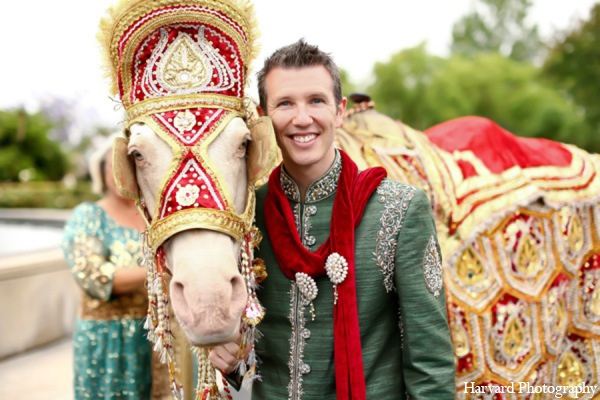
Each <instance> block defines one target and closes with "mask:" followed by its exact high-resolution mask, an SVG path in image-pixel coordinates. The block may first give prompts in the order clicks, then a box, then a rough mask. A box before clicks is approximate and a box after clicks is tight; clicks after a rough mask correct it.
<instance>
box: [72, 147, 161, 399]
mask: <svg viewBox="0 0 600 400" xmlns="http://www.w3.org/2000/svg"><path fill="white" fill-rule="evenodd" d="M113 138H114V136H113V137H111V138H109V139H107V140H106V142H105V143H103V145H102V146H101V147H100V148H99V149H98V150H97V151H96V152H95V153H94V155H93V156H92V157H91V159H90V173H91V176H92V184H93V190H94V191H95V192H96V193H98V194H101V195H102V198H101V199H100V200H99V201H97V202H96V203H93V202H85V203H82V204H80V205H79V206H77V207H76V208H75V209H74V210H73V213H72V215H71V217H70V219H69V220H68V221H67V224H66V226H65V236H64V239H63V246H62V247H63V251H64V254H65V258H66V260H67V263H68V265H69V268H70V270H71V273H72V275H73V277H74V278H75V281H76V282H77V284H78V285H79V286H80V287H81V289H82V300H81V307H80V311H79V317H78V319H77V322H76V326H75V333H74V338H73V346H74V381H75V382H74V389H75V399H76V400H79V399H91V398H94V399H109V398H110V399H131V400H134V399H135V400H139V399H150V398H151V394H152V398H154V399H156V398H161V397H162V396H163V395H168V393H169V390H168V387H167V385H168V383H167V381H168V380H167V376H165V375H168V372H166V370H165V372H164V374H162V376H164V378H165V379H164V382H162V383H161V385H160V386H158V385H156V382H155V385H154V386H155V389H154V390H152V348H151V343H150V342H149V341H148V340H147V339H146V331H145V329H144V328H143V324H144V318H145V316H146V312H147V305H148V300H147V294H146V289H145V287H144V284H145V280H146V271H145V268H143V267H141V266H140V260H141V257H142V245H141V240H140V231H142V230H143V229H144V228H145V223H144V220H143V218H142V217H141V215H140V214H139V212H138V210H137V208H136V206H135V204H134V202H133V201H132V200H130V199H127V198H124V197H122V196H121V195H120V194H119V193H118V191H117V188H116V186H115V183H114V179H113V172H112V142H113ZM161 378H162V377H161ZM161 380H162V379H161Z"/></svg>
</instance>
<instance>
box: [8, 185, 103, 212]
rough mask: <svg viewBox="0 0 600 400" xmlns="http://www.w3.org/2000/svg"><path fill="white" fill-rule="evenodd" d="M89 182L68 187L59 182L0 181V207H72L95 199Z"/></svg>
mask: <svg viewBox="0 0 600 400" xmlns="http://www.w3.org/2000/svg"><path fill="white" fill-rule="evenodd" d="M97 199H98V196H97V195H95V194H94V193H92V191H91V188H90V183H89V182H78V183H77V184H76V185H75V187H73V188H68V187H66V186H65V185H63V184H62V183H60V182H28V183H0V208H66V209H69V208H73V207H75V206H76V205H77V204H79V203H81V202H84V201H95V200H97Z"/></svg>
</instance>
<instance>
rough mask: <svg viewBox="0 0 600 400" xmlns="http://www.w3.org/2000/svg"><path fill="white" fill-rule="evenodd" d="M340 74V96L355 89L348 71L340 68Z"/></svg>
mask: <svg viewBox="0 0 600 400" xmlns="http://www.w3.org/2000/svg"><path fill="white" fill-rule="evenodd" d="M340 75H341V77H342V96H345V97H348V96H350V94H352V93H354V92H355V91H356V85H355V84H354V83H353V82H352V81H351V79H350V75H349V74H348V71H346V70H345V69H343V68H341V69H340Z"/></svg>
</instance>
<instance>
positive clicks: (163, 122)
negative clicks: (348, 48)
mask: <svg viewBox="0 0 600 400" xmlns="http://www.w3.org/2000/svg"><path fill="white" fill-rule="evenodd" d="M256 35H257V33H256V27H255V19H254V15H253V11H252V6H251V5H250V4H249V2H248V1H247V0H223V1H215V0H143V1H142V0H122V1H121V2H120V3H119V4H118V5H117V6H116V7H115V8H113V9H112V10H110V12H109V16H108V17H107V18H105V19H104V20H103V21H102V23H101V32H100V40H101V42H102V44H103V45H104V50H105V56H106V59H107V61H108V64H109V70H110V75H111V77H112V78H113V92H114V93H115V94H118V95H119V96H120V98H121V101H122V103H123V106H124V108H125V111H126V121H125V127H126V128H129V127H131V125H133V124H135V123H144V124H146V125H148V126H149V127H150V128H151V129H152V130H153V131H154V132H155V133H156V134H157V135H158V136H160V137H161V139H163V140H164V141H165V142H166V143H167V144H168V145H169V146H170V148H171V150H172V153H173V160H172V162H171V165H170V166H169V169H168V172H167V173H166V174H165V176H164V177H163V178H162V184H161V185H160V189H159V193H157V195H156V199H157V202H156V204H157V206H156V209H155V210H147V209H146V206H145V203H144V202H143V199H141V198H140V195H139V190H138V188H137V184H136V183H135V166H134V164H133V163H132V160H131V159H130V158H129V157H128V156H127V139H121V140H120V141H117V142H116V143H115V146H114V155H113V157H114V166H115V167H114V168H115V178H116V183H117V186H118V187H119V190H120V191H121V193H122V194H123V195H126V196H128V197H132V198H133V199H135V200H136V202H137V203H138V205H139V206H140V208H141V209H142V211H143V213H144V215H145V216H146V218H147V223H148V225H149V226H148V229H147V234H146V244H147V251H146V252H145V253H146V257H145V258H146V263H147V267H148V270H149V295H150V310H149V318H148V325H152V326H150V328H152V330H151V332H150V334H149V337H151V338H152V339H153V340H154V341H155V342H156V347H155V349H156V348H159V349H161V350H162V351H163V357H165V358H166V359H167V360H168V361H169V363H170V370H171V376H172V378H173V376H174V374H175V371H174V369H175V368H174V364H173V363H172V361H173V360H171V358H172V346H171V343H170V336H171V332H170V327H169V325H168V320H169V315H168V312H169V311H168V296H167V294H166V292H167V289H166V282H165V280H164V272H165V265H164V251H163V250H162V244H163V243H164V241H165V240H166V239H168V238H169V237H170V236H173V235H174V234H175V233H178V232H181V231H183V230H187V229H211V230H215V231H218V232H221V233H225V234H227V235H229V236H231V237H232V238H234V239H235V240H238V241H239V240H241V241H242V253H241V255H240V260H241V267H242V274H243V275H244V278H245V279H246V284H247V286H248V290H249V291H251V294H250V296H249V303H248V306H247V308H246V312H245V314H244V322H245V323H246V324H247V325H250V326H252V327H253V326H254V325H255V324H256V323H258V321H259V320H260V319H261V318H262V308H261V307H260V305H259V304H258V302H257V301H256V297H255V295H254V292H253V287H254V286H255V282H254V276H253V274H252V273H251V268H250V267H251V265H252V248H253V245H254V244H256V243H255V240H256V235H255V232H254V231H253V230H252V220H253V218H254V190H253V185H254V183H255V182H256V181H257V180H258V179H260V178H261V177H262V175H264V174H265V173H266V172H267V171H268V170H270V164H272V162H273V159H274V145H272V143H273V137H274V135H273V133H272V125H271V124H270V121H269V120H265V119H262V118H260V119H258V120H257V121H255V122H253V123H252V124H251V125H250V131H251V136H252V144H251V146H255V147H254V150H253V149H252V148H249V150H248V160H249V161H248V163H249V165H248V178H249V182H248V184H249V185H248V194H247V201H246V206H245V210H244V211H243V212H242V213H241V214H239V213H237V211H236V210H235V207H234V204H233V200H232V198H231V196H230V194H229V193H228V190H227V188H226V185H225V182H224V180H223V178H222V177H221V176H220V174H219V172H218V171H217V169H216V168H215V166H214V165H213V164H212V162H211V161H210V159H209V157H208V147H209V145H210V144H211V143H212V142H213V141H214V140H215V139H216V138H217V136H218V135H219V133H220V132H221V131H222V130H223V129H224V128H225V127H226V126H227V124H228V123H229V122H230V121H231V120H232V119H233V118H235V117H242V118H245V119H248V118H249V115H250V114H249V112H248V109H247V106H248V103H249V102H248V101H246V98H245V93H244V90H245V87H246V83H247V73H248V66H249V64H250V62H251V60H252V59H253V58H254V57H255V55H256V54H255V53H256V48H255V46H254V41H255V39H256ZM254 155H256V156H254ZM257 160H258V161H257ZM150 215H152V218H150ZM253 332H254V331H253V329H252V335H253ZM246 339H247V338H246ZM203 354H204V353H203ZM202 383H206V382H202ZM172 385H173V391H174V394H175V395H176V397H177V398H179V397H181V396H182V393H181V390H180V389H181V387H180V385H179V384H178V382H177V379H173V380H172ZM213 388H214V387H213ZM213 388H211V389H210V390H209V391H210V392H211V393H212V392H213V391H214V390H213ZM211 396H212V395H211ZM211 398H212V397H211Z"/></svg>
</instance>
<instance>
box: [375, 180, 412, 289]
mask: <svg viewBox="0 0 600 400" xmlns="http://www.w3.org/2000/svg"><path fill="white" fill-rule="evenodd" d="M416 190H417V189H416V188H415V187H413V186H409V185H404V184H401V183H398V182H394V181H391V180H389V179H384V180H383V182H381V185H379V187H378V188H377V194H378V195H379V199H378V200H379V202H380V203H383V204H384V205H385V209H384V210H383V213H382V214H381V219H380V222H381V229H380V230H379V232H377V239H376V244H375V253H374V254H373V255H374V256H375V263H376V264H377V266H379V268H380V269H381V272H382V273H383V276H384V280H383V284H384V286H385V290H386V291H387V292H388V293H389V292H391V291H392V290H394V291H395V290H396V288H395V286H394V279H393V275H394V261H395V255H396V245H397V240H396V238H397V237H398V233H399V232H400V229H402V223H403V222H404V217H405V216H406V211H407V210H408V205H409V204H410V201H411V199H412V198H413V196H414V194H415V192H416Z"/></svg>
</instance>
